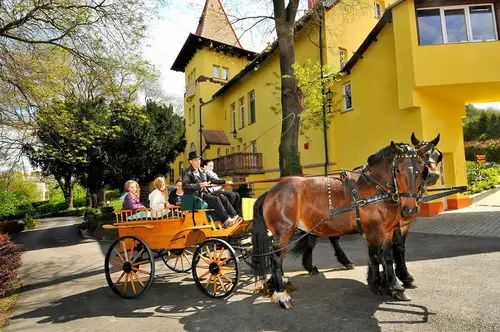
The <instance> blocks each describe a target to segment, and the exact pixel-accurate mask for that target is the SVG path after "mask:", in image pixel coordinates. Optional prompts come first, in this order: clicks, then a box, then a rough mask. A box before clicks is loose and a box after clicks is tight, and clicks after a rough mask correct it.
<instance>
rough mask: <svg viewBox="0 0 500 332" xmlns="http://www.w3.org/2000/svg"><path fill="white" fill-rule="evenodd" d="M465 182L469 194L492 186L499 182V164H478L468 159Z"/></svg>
mask: <svg viewBox="0 0 500 332" xmlns="http://www.w3.org/2000/svg"><path fill="white" fill-rule="evenodd" d="M467 182H468V184H469V186H468V190H469V192H470V193H471V194H474V193H479V192H481V191H484V190H488V189H491V188H494V187H495V186H496V185H498V184H500V165H497V164H493V163H486V164H484V165H478V164H477V163H475V162H471V161H468V162H467Z"/></svg>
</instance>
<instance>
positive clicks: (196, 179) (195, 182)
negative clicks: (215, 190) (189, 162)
mask: <svg viewBox="0 0 500 332" xmlns="http://www.w3.org/2000/svg"><path fill="white" fill-rule="evenodd" d="M198 171H199V176H198V175H196V174H195V173H194V168H193V166H189V167H188V168H186V169H185V170H184V174H183V175H182V189H184V195H198V196H201V193H206V194H208V191H207V190H206V188H203V189H202V188H200V183H201V182H207V181H209V182H211V183H213V184H225V183H226V180H220V179H216V178H214V177H212V176H210V175H209V174H207V172H205V170H204V169H203V168H200V169H199V170H198Z"/></svg>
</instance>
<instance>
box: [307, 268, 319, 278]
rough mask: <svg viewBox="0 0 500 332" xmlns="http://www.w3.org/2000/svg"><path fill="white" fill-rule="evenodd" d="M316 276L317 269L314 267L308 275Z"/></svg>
mask: <svg viewBox="0 0 500 332" xmlns="http://www.w3.org/2000/svg"><path fill="white" fill-rule="evenodd" d="M317 274H319V271H318V268H317V267H316V266H314V267H313V268H312V270H311V271H309V275H311V276H315V275H317Z"/></svg>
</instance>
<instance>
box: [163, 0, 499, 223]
mask: <svg viewBox="0 0 500 332" xmlns="http://www.w3.org/2000/svg"><path fill="white" fill-rule="evenodd" d="M348 1H349V0H346V1H343V0H340V1H309V5H310V7H313V6H321V5H323V6H324V8H325V12H324V17H323V18H322V19H321V20H315V19H314V17H313V15H309V14H306V15H305V16H304V17H302V18H300V19H299V20H298V21H297V23H296V29H295V31H296V34H295V52H296V62H297V63H299V64H304V63H306V61H310V62H311V64H312V65H316V64H323V65H325V64H330V65H335V66H338V69H339V70H342V71H343V72H344V73H345V76H344V77H343V78H342V81H341V82H339V83H337V84H335V85H333V86H331V87H325V90H328V89H329V88H330V89H331V90H332V91H333V92H334V100H333V104H334V105H337V108H338V111H340V112H338V113H336V115H335V116H334V118H333V119H332V122H331V125H330V126H329V127H328V128H327V129H326V130H327V131H326V135H324V129H323V126H320V127H317V128H310V129H308V130H306V131H305V133H304V135H301V136H300V139H299V147H300V151H299V152H300V156H301V162H302V165H303V169H304V173H305V174H323V172H324V169H325V167H327V168H328V170H330V171H331V170H333V169H337V168H347V169H349V168H353V167H355V166H358V165H361V164H366V158H367V157H368V156H369V155H370V154H371V153H374V152H376V151H378V150H379V149H380V148H382V147H384V146H386V145H388V144H389V142H390V141H391V140H394V141H403V142H409V141H410V135H411V133H412V132H415V134H416V135H417V137H418V138H420V139H426V140H430V139H433V138H434V137H435V136H436V135H437V134H438V133H440V134H441V141H440V143H439V146H438V148H440V150H441V151H443V153H444V160H443V163H442V168H443V169H442V171H443V177H442V181H441V183H439V184H438V186H452V185H464V184H466V181H467V179H466V169H465V157H464V147H463V134H462V122H461V118H462V117H464V116H465V111H464V108H465V104H466V103H476V102H489V101H498V100H500V89H499V88H500V68H498V66H495V59H496V58H497V57H498V54H500V42H498V34H499V30H498V25H497V21H498V19H499V18H500V17H499V13H500V9H499V8H500V3H499V2H500V0H496V1H492V2H489V3H481V4H475V3H477V1H472V0H468V1H464V0H456V1H455V0H454V1H436V0H433V1H430V0H406V1H376V2H373V1H368V0H363V1H359V2H358V3H359V4H360V6H359V8H357V9H356V12H355V15H353V12H352V8H351V7H349V5H344V4H345V3H346V2H348ZM320 45H321V47H319V46H320ZM277 46H278V45H277V42H274V43H272V44H271V45H269V47H267V48H266V49H265V50H264V51H263V52H262V53H259V54H257V53H254V52H251V51H248V50H245V49H244V48H243V47H242V45H241V44H240V42H239V40H238V38H237V36H236V34H235V32H234V30H233V28H232V26H231V24H230V22H229V20H228V19H227V15H226V14H225V12H224V9H223V7H222V5H221V3H220V1H219V0H207V1H206V3H205V7H204V9H203V12H202V15H201V17H200V22H199V25H198V28H197V29H196V33H195V34H190V35H189V36H188V38H187V40H186V42H185V44H184V46H183V47H182V49H181V51H180V52H179V54H178V56H177V58H176V60H175V62H174V64H173V65H172V70H176V71H181V72H184V73H185V78H186V92H185V96H184V98H185V99H184V114H185V122H186V138H187V140H188V146H187V149H186V151H185V153H184V154H183V155H182V156H180V157H179V158H178V159H177V160H176V162H175V165H173V166H172V169H174V170H175V174H174V175H175V176H174V177H175V178H178V177H179V176H180V174H181V171H182V169H183V168H184V167H186V166H187V165H188V163H187V155H188V153H189V151H193V150H196V151H198V152H200V151H201V152H202V155H203V157H204V158H207V159H214V162H215V171H216V172H217V173H218V174H219V176H224V177H226V178H228V177H231V178H232V179H233V181H234V180H236V181H241V180H247V181H252V180H262V179H268V178H275V177H279V161H278V146H279V143H280V135H281V114H280V113H279V112H278V113H276V112H274V111H273V109H275V108H276V106H277V107H278V109H279V104H280V94H279V93H278V94H276V88H275V86H274V84H276V83H279V58H278V52H277V51H278V49H277ZM325 146H326V148H325ZM325 161H328V163H327V164H326V165H325ZM271 185H272V184H269V183H267V184H264V183H256V184H255V185H253V186H251V191H252V192H253V193H254V194H255V195H258V194H260V193H262V192H263V191H265V190H267V189H268V188H269V187H270V186H271ZM468 204H469V199H468V197H467V196H464V195H454V196H450V197H448V198H446V199H441V200H436V201H434V202H430V203H427V204H424V205H423V206H422V211H421V213H422V214H424V215H433V214H436V213H438V212H440V211H442V210H443V209H444V208H446V207H447V208H450V209H455V208H460V207H464V206H467V205H468Z"/></svg>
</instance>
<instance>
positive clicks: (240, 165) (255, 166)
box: [214, 152, 264, 176]
mask: <svg viewBox="0 0 500 332" xmlns="http://www.w3.org/2000/svg"><path fill="white" fill-rule="evenodd" d="M214 170H215V172H216V173H217V175H219V176H226V175H246V174H263V173H264V169H263V166H262V153H246V152H238V153H232V154H228V155H227V156H223V157H219V158H216V159H214Z"/></svg>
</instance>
